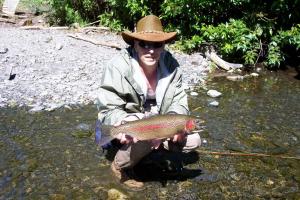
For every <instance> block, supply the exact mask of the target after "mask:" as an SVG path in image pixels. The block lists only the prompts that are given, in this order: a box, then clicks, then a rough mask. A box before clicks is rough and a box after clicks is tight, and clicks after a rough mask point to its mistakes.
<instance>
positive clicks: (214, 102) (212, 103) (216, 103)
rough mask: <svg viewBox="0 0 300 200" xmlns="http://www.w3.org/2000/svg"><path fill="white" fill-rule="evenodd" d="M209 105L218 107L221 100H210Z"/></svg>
mask: <svg viewBox="0 0 300 200" xmlns="http://www.w3.org/2000/svg"><path fill="white" fill-rule="evenodd" d="M208 105H210V106H214V107H218V106H219V102H217V101H212V102H210V103H209V104H208Z"/></svg>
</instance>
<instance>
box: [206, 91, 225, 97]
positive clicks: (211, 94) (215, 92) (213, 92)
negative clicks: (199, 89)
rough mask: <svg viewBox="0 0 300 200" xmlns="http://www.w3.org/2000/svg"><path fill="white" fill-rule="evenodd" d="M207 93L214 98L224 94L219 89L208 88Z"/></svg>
mask: <svg viewBox="0 0 300 200" xmlns="http://www.w3.org/2000/svg"><path fill="white" fill-rule="evenodd" d="M207 95H208V96H210V97H213V98H217V97H220V96H221V95H222V93H221V92H219V91H217V90H208V91H207Z"/></svg>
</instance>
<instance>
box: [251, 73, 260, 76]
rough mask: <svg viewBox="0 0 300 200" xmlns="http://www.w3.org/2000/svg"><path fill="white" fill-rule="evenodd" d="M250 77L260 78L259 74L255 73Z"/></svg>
mask: <svg viewBox="0 0 300 200" xmlns="http://www.w3.org/2000/svg"><path fill="white" fill-rule="evenodd" d="M250 76H252V77H258V76H259V74H258V73H254V72H253V73H251V74H250Z"/></svg>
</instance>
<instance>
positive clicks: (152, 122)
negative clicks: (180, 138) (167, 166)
mask: <svg viewBox="0 0 300 200" xmlns="http://www.w3.org/2000/svg"><path fill="white" fill-rule="evenodd" d="M201 123H203V122H202V121H201V120H199V119H198V118H196V117H194V116H190V115H179V114H167V115H155V116H152V117H149V118H145V119H141V120H136V121H131V122H127V123H126V124H123V125H120V126H117V127H114V126H108V125H103V124H101V123H100V121H99V122H98V124H96V137H95V141H96V143H97V144H98V145H100V146H103V145H105V144H107V143H109V142H110V141H111V140H112V139H114V138H115V137H116V136H117V135H118V134H119V133H124V134H126V135H130V136H131V137H134V138H136V139H138V140H152V139H165V138H170V137H173V136H174V135H175V134H178V133H181V132H187V133H190V132H191V131H194V130H197V129H198V128H199V127H200V124H201Z"/></svg>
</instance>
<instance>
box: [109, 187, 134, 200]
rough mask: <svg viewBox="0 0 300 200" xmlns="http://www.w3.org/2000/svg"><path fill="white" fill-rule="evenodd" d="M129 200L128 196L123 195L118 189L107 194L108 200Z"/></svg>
mask: <svg viewBox="0 0 300 200" xmlns="http://www.w3.org/2000/svg"><path fill="white" fill-rule="evenodd" d="M127 199H129V198H128V196H127V195H125V194H123V193H122V192H120V191H119V190H117V189H114V188H112V189H110V190H108V192H107V200H127Z"/></svg>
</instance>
